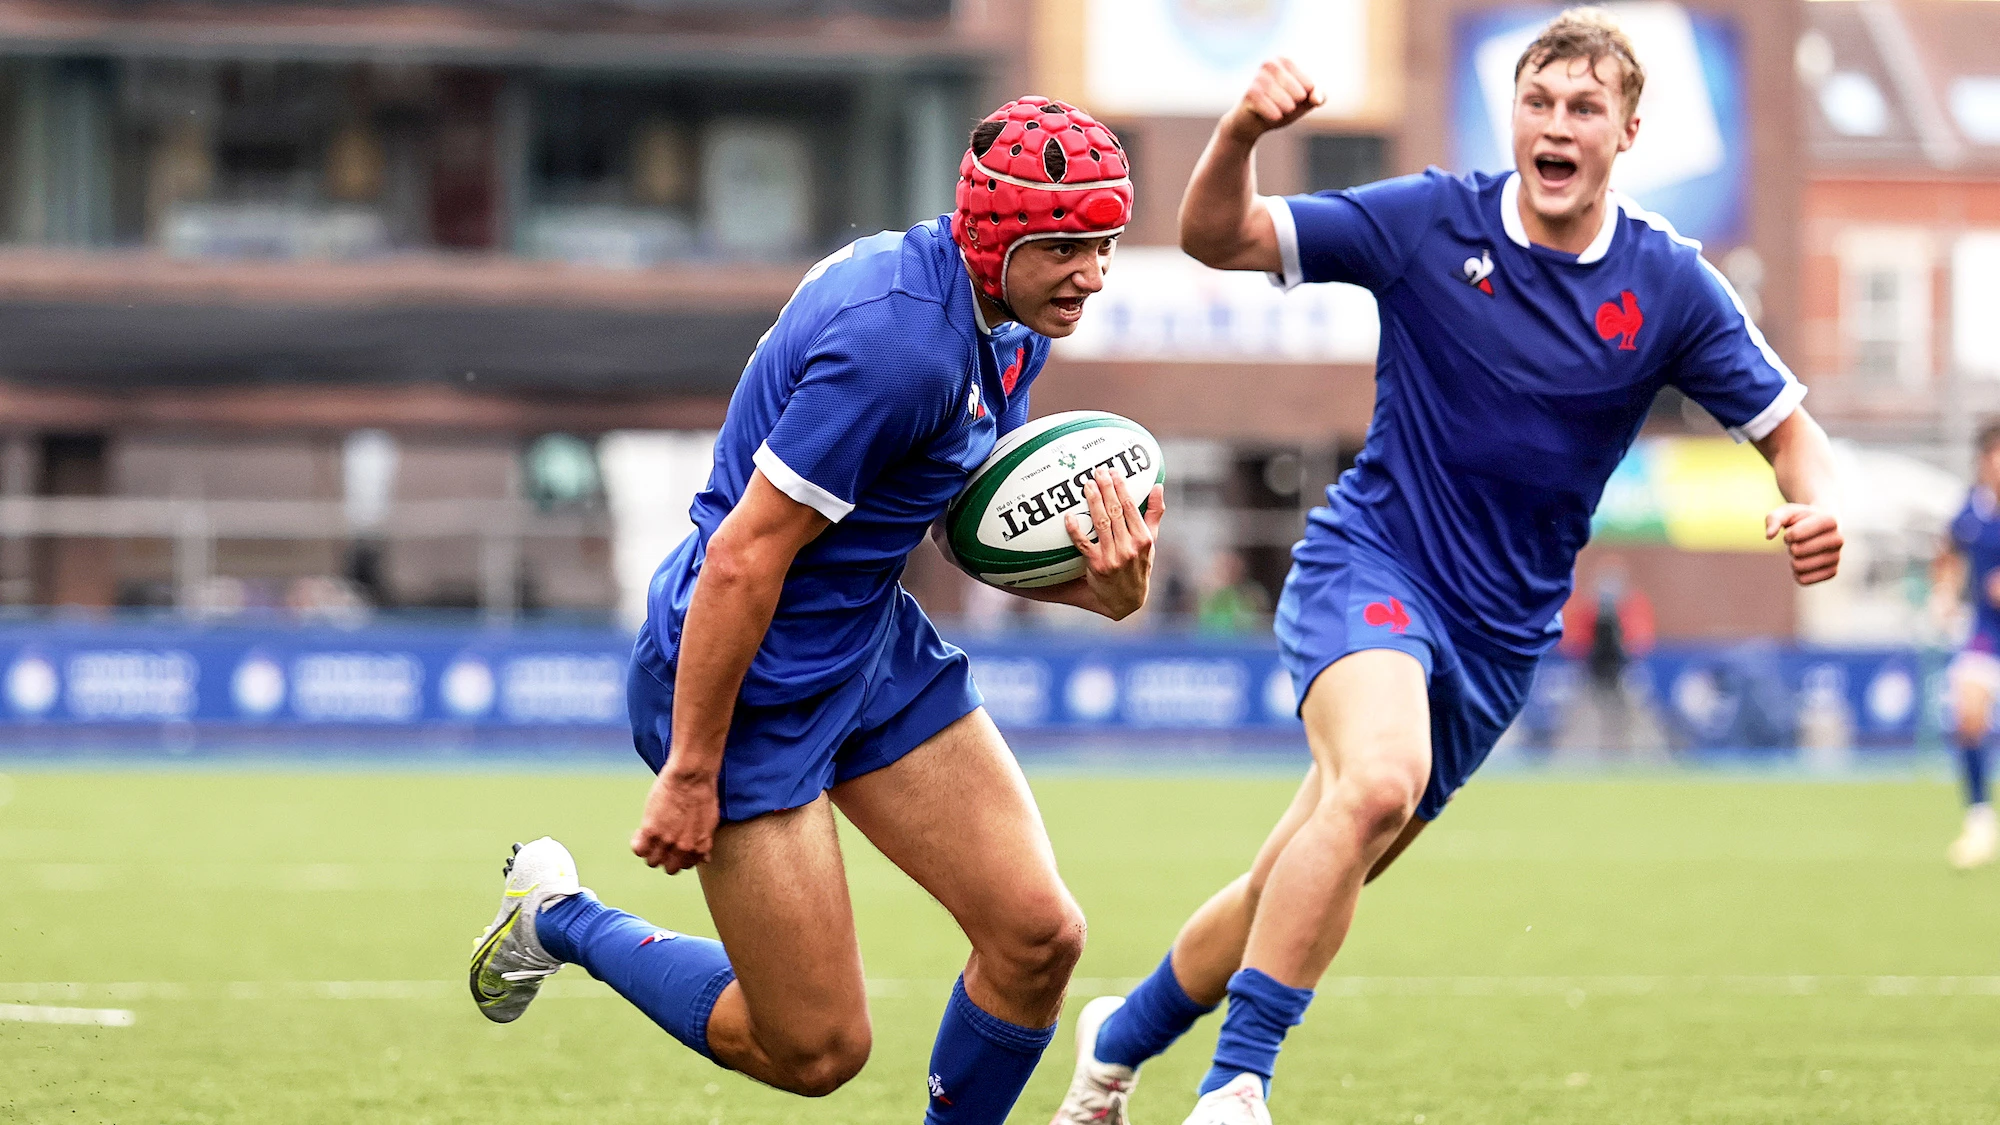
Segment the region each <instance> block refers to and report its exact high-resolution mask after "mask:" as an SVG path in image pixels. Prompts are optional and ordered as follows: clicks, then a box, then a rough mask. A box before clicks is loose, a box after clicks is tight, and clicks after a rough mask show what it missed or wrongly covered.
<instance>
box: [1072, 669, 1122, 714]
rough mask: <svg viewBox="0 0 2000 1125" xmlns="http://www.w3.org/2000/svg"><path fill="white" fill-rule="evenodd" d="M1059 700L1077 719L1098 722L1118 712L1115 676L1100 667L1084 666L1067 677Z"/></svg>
mask: <svg viewBox="0 0 2000 1125" xmlns="http://www.w3.org/2000/svg"><path fill="white" fill-rule="evenodd" d="M1063 699H1064V700H1065V701H1066V702H1067V703H1068V704H1069V710H1070V713H1071V714H1073V715H1075V716H1076V717H1077V718H1079V719H1082V720H1084V721H1085V722H1092V723H1095V722H1101V721H1103V720H1105V719H1108V718H1110V717H1111V713H1112V712H1113V711H1116V710H1118V677H1117V675H1116V674H1115V673H1113V672H1112V671H1111V669H1109V668H1106V667H1105V666H1104V665H1102V664H1086V665H1084V666H1083V667H1081V668H1078V669H1077V670H1076V671H1075V672H1072V673H1071V674H1070V677H1069V683H1068V684H1066V685H1064V687H1063Z"/></svg>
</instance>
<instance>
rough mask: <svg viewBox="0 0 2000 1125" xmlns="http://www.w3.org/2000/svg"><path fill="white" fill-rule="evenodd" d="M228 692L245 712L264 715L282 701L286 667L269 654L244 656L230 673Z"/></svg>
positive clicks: (272, 711) (264, 716) (237, 706)
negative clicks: (232, 674)
mask: <svg viewBox="0 0 2000 1125" xmlns="http://www.w3.org/2000/svg"><path fill="white" fill-rule="evenodd" d="M229 694H230V696H231V698H233V699H235V700H236V709H237V710H238V711H241V712H242V713H243V714H244V715H246V716H248V717H250V718H253V719H262V718H266V717H268V716H270V715H273V714H275V713H276V712H277V710H278V708H280V707H282V706H284V705H285V670H284V669H283V668H280V667H278V663H277V661H275V660H272V659H271V658H270V657H268V656H249V657H245V658H244V660H243V663H241V664H238V665H237V666H236V674H235V675H234V676H232V677H230V680H229Z"/></svg>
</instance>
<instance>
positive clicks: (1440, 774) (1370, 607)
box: [1276, 525, 1537, 820]
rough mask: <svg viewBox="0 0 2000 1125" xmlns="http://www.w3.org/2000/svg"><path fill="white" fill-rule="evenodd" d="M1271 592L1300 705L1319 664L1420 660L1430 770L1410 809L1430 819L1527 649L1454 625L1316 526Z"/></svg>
mask: <svg viewBox="0 0 2000 1125" xmlns="http://www.w3.org/2000/svg"><path fill="white" fill-rule="evenodd" d="M1307 535H1308V537H1309V544H1307V547H1308V548H1309V549H1306V550H1302V551H1300V552H1298V555H1304V556H1305V557H1304V558H1300V557H1298V555H1295V556H1294V561H1293V564H1292V570H1291V573H1290V574H1289V575H1287V576H1286V578H1285V589H1284V593H1283V594H1281V595H1280V596H1279V598H1278V610H1277V622H1276V627H1277V634H1278V646H1279V652H1280V656H1281V658H1282V660H1283V662H1284V666H1285V670H1286V671H1287V672H1289V673H1290V674H1291V677H1292V686H1293V687H1294V688H1295V689H1296V690H1297V692H1298V698H1299V699H1300V701H1301V703H1302V704H1303V701H1304V699H1305V697H1306V689H1307V688H1309V687H1311V686H1312V682H1313V680H1315V679H1317V678H1318V677H1319V674H1320V673H1321V672H1324V671H1326V669H1327V668H1328V667H1329V666H1330V665H1332V664H1333V662H1334V661H1336V660H1339V659H1340V658H1341V657H1343V656H1347V655H1348V654H1350V653H1355V652H1361V651H1364V650H1367V649H1394V650H1396V651H1398V652H1407V653H1409V654H1410V655H1411V656H1413V657H1415V658H1416V659H1417V662H1418V663H1420V664H1422V665H1423V668H1424V675H1425V677H1426V679H1427V680H1428V683H1429V695H1430V711H1431V777H1430V782H1429V784H1427V785H1426V786H1425V788H1424V795H1423V798H1422V799H1421V800H1420V801H1419V802H1418V803H1417V816H1418V817H1419V818H1421V819H1423V820H1435V819H1437V816H1438V814H1439V813H1441V812H1443V811H1444V806H1445V803H1446V802H1447V801H1449V800H1451V796H1452V794H1453V793H1456V792H1457V791H1458V790H1459V789H1460V788H1461V787H1463V786H1464V785H1465V783H1466V782H1467V781H1469V780H1470V779H1471V778H1472V775H1473V773H1474V772H1475V771H1476V770H1478V769H1479V767H1480V765H1481V764H1482V763H1484V762H1485V761H1486V756H1487V755H1488V754H1490V753H1492V752H1493V746H1494V743H1496V742H1498V741H1499V740H1500V736H1501V734H1503V733H1505V732H1506V730H1507V727H1508V725H1509V724H1511V723H1512V722H1513V721H1514V717H1515V716H1516V715H1518V714H1520V713H1521V707H1522V705H1523V704H1525V703H1526V702H1527V700H1528V689H1529V687H1530V686H1531V685H1532V684H1533V683H1534V680H1535V665H1536V663H1537V661H1536V658H1535V657H1531V656H1521V655H1518V654H1516V653H1510V652H1506V651H1504V650H1500V649H1497V648H1495V647H1493V646H1491V645H1489V644H1486V643H1484V642H1480V641H1478V640H1476V639H1473V638H1469V637H1466V636H1465V635H1464V634H1463V631H1459V632H1456V633H1455V632H1454V631H1453V630H1452V629H1451V627H1450V624H1449V623H1448V622H1447V621H1446V620H1444V619H1443V618H1442V617H1441V616H1440V615H1439V614H1438V612H1437V611H1436V609H1435V607H1434V606H1433V604H1432V601H1431V599H1430V598H1428V597H1426V596H1425V594H1424V592H1423V589H1422V587H1420V586H1419V585H1418V584H1417V583H1416V582H1415V581H1414V580H1413V579H1411V578H1410V576H1409V574H1408V573H1407V572H1406V571H1405V570H1404V569H1403V567H1402V565H1401V564H1399V563H1398V562H1397V561H1396V560H1395V559H1394V558H1392V557H1391V556H1389V555H1388V554H1385V553H1384V552H1381V551H1378V550H1375V549H1374V548H1371V547H1368V546H1366V545H1364V544H1361V543H1357V542H1355V541H1354V540H1352V539H1350V538H1348V537H1347V536H1345V535H1343V534H1341V533H1340V532H1338V531H1335V530H1332V529H1327V528H1322V527H1319V526H1317V525H1315V526H1313V527H1311V528H1310V529H1309V530H1308V531H1307Z"/></svg>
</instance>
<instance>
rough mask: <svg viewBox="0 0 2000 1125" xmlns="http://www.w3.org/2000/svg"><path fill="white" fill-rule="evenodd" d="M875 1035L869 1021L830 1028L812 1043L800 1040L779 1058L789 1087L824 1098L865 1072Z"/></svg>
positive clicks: (799, 1092)
mask: <svg viewBox="0 0 2000 1125" xmlns="http://www.w3.org/2000/svg"><path fill="white" fill-rule="evenodd" d="M872 1047H873V1037H872V1035H871V1033H870V1031H869V1028H868V1025H867V1023H866V1022H862V1023H860V1024H856V1025H852V1026H847V1027H838V1028H832V1029H829V1030H828V1031H827V1032H826V1033H825V1034H823V1035H820V1036H817V1037H815V1038H814V1039H813V1040H812V1041H811V1042H808V1043H800V1044H796V1045H794V1046H793V1048H792V1050H790V1051H788V1052H786V1054H785V1055H784V1056H783V1057H781V1058H778V1059H775V1060H774V1061H776V1062H777V1063H778V1064H779V1065H780V1066H781V1067H782V1068H783V1069H784V1072H785V1078H786V1082H785V1084H784V1085H785V1088H786V1089H787V1090H789V1091H790V1092H792V1093H794V1094H800V1095H803V1096H805V1097H808V1098H823V1097H825V1096H827V1095H828V1094H831V1093H833V1092H834V1091H835V1090H838V1089H840V1088H841V1087H842V1086H845V1085H847V1083H848V1080H849V1079H851V1078H853V1077H854V1076H855V1075H857V1074H859V1073H861V1068H862V1067H864V1066H866V1065H867V1064H868V1052H869V1051H870V1049H871V1048H872Z"/></svg>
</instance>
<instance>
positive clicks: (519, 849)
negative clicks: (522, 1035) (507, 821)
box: [469, 836, 583, 1023]
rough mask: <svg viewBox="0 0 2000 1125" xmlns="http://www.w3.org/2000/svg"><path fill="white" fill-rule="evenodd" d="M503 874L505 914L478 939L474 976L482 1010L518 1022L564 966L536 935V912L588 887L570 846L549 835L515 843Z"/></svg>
mask: <svg viewBox="0 0 2000 1125" xmlns="http://www.w3.org/2000/svg"><path fill="white" fill-rule="evenodd" d="M501 873H502V874H504V875H506V876H507V883H506V886H505V888H504V889H503V890H502V891H501V894H500V913H499V914H497V915H495V916H494V918H493V924H492V925H490V926H488V927H486V932H485V933H482V934H480V935H479V940H478V941H476V942H474V943H473V944H472V970H471V973H470V974H469V976H470V983H471V985H472V1000H473V1002H474V1003H476V1004H478V1005H479V1014H480V1015H483V1016H485V1017H486V1018H487V1019H489V1020H492V1021H493V1022H494V1023H512V1022H514V1021H515V1020H517V1019H520V1018H521V1013H522V1012H525V1011H527V1010H528V1002H529V1001H531V1000H533V999H534V998H535V994H536V993H537V992H540V991H541V989H542V981H544V980H546V979H548V978H549V977H551V976H553V975H555V971H556V970H557V969H560V968H562V966H563V963H562V962H561V961H558V960H556V959H555V958H554V957H551V956H549V954H548V951H547V950H545V949H543V948H542V942H541V939H540V938H538V937H536V936H535V919H536V917H537V916H539V915H540V914H541V912H542V911H543V910H544V909H546V908H547V907H548V906H550V905H551V904H553V903H556V902H559V901H561V900H563V899H566V898H568V897H570V896H571V895H574V894H576V893H577V892H579V891H581V890H583V887H582V886H581V885H580V884H578V882H577V880H576V860H574V859H571V858H570V854H569V849H568V848H565V847H563V846H562V845H561V844H558V843H556V842H555V841H554V840H551V839H550V838H548V837H547V836H544V837H542V838H541V839H539V840H536V841H534V842H533V843H529V844H515V845H514V854H512V855H510V856H508V857H507V862H506V864H505V865H504V866H503V867H502V868H501Z"/></svg>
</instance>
